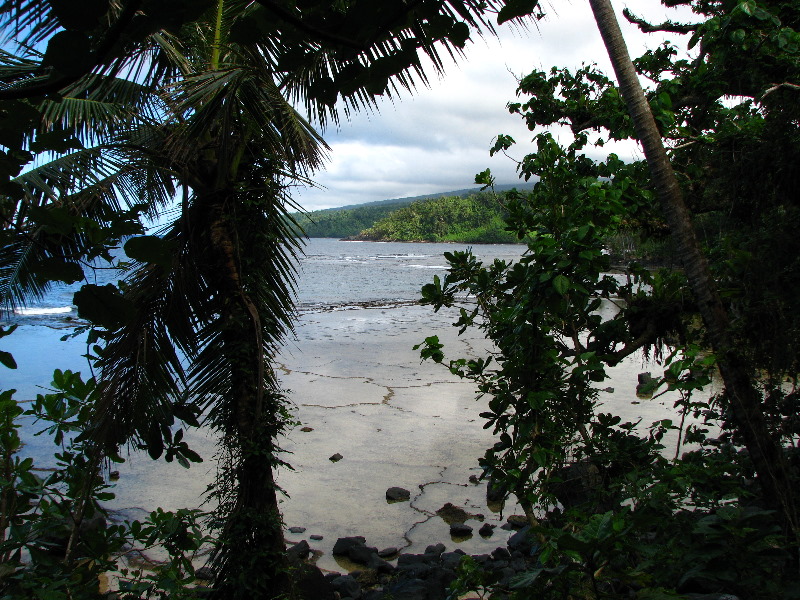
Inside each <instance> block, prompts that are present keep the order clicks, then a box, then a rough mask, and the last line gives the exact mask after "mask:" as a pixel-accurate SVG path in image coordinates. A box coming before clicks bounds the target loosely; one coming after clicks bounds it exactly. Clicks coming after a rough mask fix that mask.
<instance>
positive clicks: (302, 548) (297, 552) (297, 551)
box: [286, 540, 311, 562]
mask: <svg viewBox="0 0 800 600" xmlns="http://www.w3.org/2000/svg"><path fill="white" fill-rule="evenodd" d="M286 554H287V555H288V557H289V560H290V561H292V562H296V561H300V560H305V559H307V558H308V555H309V554H311V548H310V547H309V545H308V542H307V541H305V540H303V541H302V542H300V543H299V544H295V545H294V546H292V547H291V548H287V549H286Z"/></svg>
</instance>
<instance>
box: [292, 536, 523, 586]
mask: <svg viewBox="0 0 800 600" xmlns="http://www.w3.org/2000/svg"><path fill="white" fill-rule="evenodd" d="M533 550H534V543H533V540H532V537H531V536H530V534H529V528H528V527H527V526H526V527H523V528H521V529H519V531H517V532H516V533H514V535H512V536H511V537H510V538H509V539H508V542H507V544H505V545H500V546H498V547H497V548H496V549H495V550H494V551H492V552H491V553H490V554H477V555H468V554H467V553H466V552H464V551H463V550H460V549H459V548H458V547H455V548H452V549H449V548H448V547H447V546H445V544H442V543H439V544H433V545H430V546H428V547H427V548H425V551H424V552H423V553H421V554H404V553H398V552H397V550H396V549H394V548H386V549H382V550H379V549H378V548H376V547H374V546H369V545H368V544H367V540H366V539H365V538H363V537H360V536H356V537H346V538H339V539H338V540H337V541H336V544H335V545H334V548H333V554H334V555H335V556H337V557H339V558H341V559H344V560H346V561H348V562H350V563H352V564H354V565H356V568H355V569H354V570H352V571H349V572H344V573H339V572H330V573H326V574H323V573H322V571H321V570H319V569H317V568H316V567H314V566H313V565H312V564H308V563H304V564H305V566H304V568H303V570H304V572H305V573H304V577H303V578H302V580H301V592H302V593H303V596H304V597H305V598H308V599H309V600H310V599H311V598H314V599H319V600H390V599H391V600H445V599H446V598H448V596H449V595H450V593H451V588H450V586H451V584H452V583H453V582H454V581H455V580H456V578H457V577H458V569H459V565H460V564H462V561H464V559H465V557H467V556H470V557H471V559H472V562H473V563H474V564H475V565H476V566H478V567H479V568H480V570H481V571H483V573H484V577H485V579H484V582H485V583H486V584H492V585H493V586H495V590H494V595H493V598H498V599H499V598H502V597H503V593H502V588H503V587H507V586H510V584H511V580H512V578H514V576H515V575H517V574H520V573H523V572H524V571H526V570H527V569H529V568H531V566H532V565H531V562H532V560H533V559H532V558H531V556H532V553H533ZM289 554H290V556H291V557H292V558H293V560H295V561H303V560H307V559H309V558H311V557H312V552H311V548H310V547H309V545H308V542H306V541H305V540H304V541H302V542H300V543H299V544H296V545H295V546H293V547H292V548H290V550H289ZM463 597H464V598H478V597H479V596H477V595H476V594H473V595H469V594H467V595H466V596H463Z"/></svg>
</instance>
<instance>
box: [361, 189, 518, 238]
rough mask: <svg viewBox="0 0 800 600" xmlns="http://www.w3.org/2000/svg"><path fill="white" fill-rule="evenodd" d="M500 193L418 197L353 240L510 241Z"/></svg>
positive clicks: (510, 234) (512, 236)
mask: <svg viewBox="0 0 800 600" xmlns="http://www.w3.org/2000/svg"><path fill="white" fill-rule="evenodd" d="M504 214H505V209H504V207H503V196H502V195H499V194H497V195H496V194H491V193H485V192H484V193H480V194H475V195H471V196H467V197H465V198H463V197H458V196H445V197H442V198H436V199H434V200H424V201H421V200H418V201H416V202H413V203H412V204H411V205H410V206H406V207H403V208H399V209H397V210H395V211H393V212H392V213H391V214H389V215H388V216H387V217H386V218H384V219H381V220H380V221H378V222H377V223H375V224H374V225H372V226H371V227H369V228H367V229H364V230H363V231H361V232H360V233H359V234H358V235H357V236H355V239H358V240H370V241H382V242H466V243H488V244H498V243H514V242H516V241H517V240H516V237H515V236H514V235H513V234H512V233H510V232H508V231H506V224H505V221H504V219H503V217H504Z"/></svg>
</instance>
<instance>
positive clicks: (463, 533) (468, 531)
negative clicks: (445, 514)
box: [450, 523, 472, 537]
mask: <svg viewBox="0 0 800 600" xmlns="http://www.w3.org/2000/svg"><path fill="white" fill-rule="evenodd" d="M450 535H451V536H452V537H469V536H471V535H472V527H470V526H469V525H465V524H464V523H452V524H451V525H450Z"/></svg>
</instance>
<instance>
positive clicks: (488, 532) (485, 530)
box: [478, 523, 496, 537]
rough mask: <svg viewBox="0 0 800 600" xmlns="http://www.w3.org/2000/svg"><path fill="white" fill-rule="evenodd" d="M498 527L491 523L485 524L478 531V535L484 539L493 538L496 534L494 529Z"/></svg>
mask: <svg viewBox="0 0 800 600" xmlns="http://www.w3.org/2000/svg"><path fill="white" fill-rule="evenodd" d="M495 527H496V525H492V524H491V523H484V524H483V525H481V528H480V529H479V530H478V533H479V534H481V536H483V537H491V536H492V535H493V534H494V528H495Z"/></svg>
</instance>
